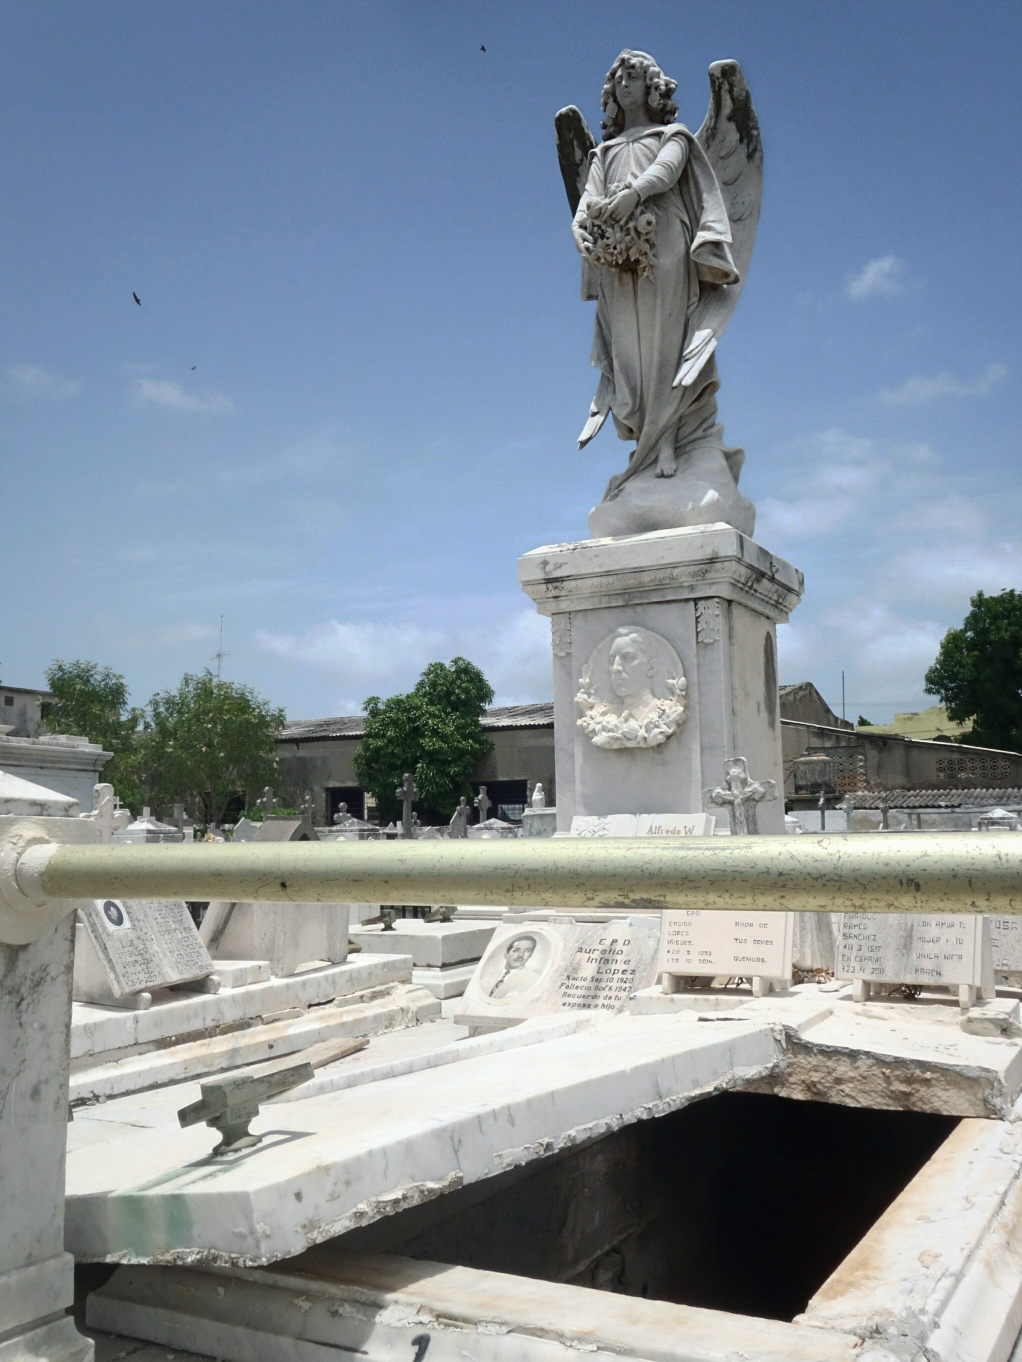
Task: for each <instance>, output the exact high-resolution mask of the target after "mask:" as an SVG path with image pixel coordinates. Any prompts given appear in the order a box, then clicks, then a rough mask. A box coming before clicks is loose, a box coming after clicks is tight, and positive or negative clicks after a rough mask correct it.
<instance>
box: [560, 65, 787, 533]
mask: <svg viewBox="0 0 1022 1362" xmlns="http://www.w3.org/2000/svg"><path fill="white" fill-rule="evenodd" d="M676 88H677V82H676V81H673V80H671V79H670V78H669V77H667V76H665V75H664V73H663V72H662V71H661V70H660V67H659V66H657V64H656V62H655V61H654V60H653V58H652V57H651V56H649V55H648V54H647V53H645V52H633V51H630V50H629V49H627V48H626V49H625V51H624V52H622V53H621V55H620V56H619V57H618V59H617V60H616V61H615V62H614V65H613V66H612V67H611V68H610V70H609V72H608V73H607V79H606V81H605V82H604V86H603V98H602V101H601V103H602V108H603V112H604V115H605V117H604V120H603V125H602V126H603V130H604V133H603V141H602V142H601V143H600V144H599V146H597V145H596V144H595V142H594V139H593V136H592V134H591V133H590V131H589V128H588V127H587V126H586V122H585V119H584V118H583V117H582V115H581V114H580V113H579V111H578V109H576V108H574V107H571V108H567V109H562V110H561V112H560V113H559V114H558V115H557V118H556V120H555V122H556V129H557V151H558V159H559V160H560V163H561V174H562V176H563V178H564V187H565V189H566V190H567V194H568V202H569V203H570V205H571V209H572V212H573V213H574V215H575V216H574V220H573V222H572V225H571V230H572V235H573V236H574V239H575V244H576V246H577V247H578V249H579V251H580V252H581V253H582V257H583V259H582V296H583V298H586V299H594V300H595V301H596V329H595V337H594V340H593V350H592V363H593V364H594V365H595V366H596V368H597V369H599V370H600V381H599V386H598V387H597V389H596V396H595V398H594V399H593V404H592V407H591V408H590V411H589V419H588V421H587V422H586V424H585V427H584V428H583V430H582V433H581V435H580V436H579V441H578V443H579V448H580V449H581V448H583V447H584V446H585V445H587V444H588V443H589V441H590V440H591V439H592V438H593V436H594V435H595V434H596V433H597V431H598V430H600V428H601V427H602V425H603V423H604V422H605V421H606V419H607V417H608V416H612V417H613V419H614V426H615V428H616V430H617V433H618V435H619V436H620V437H621V439H623V440H634V441H635V448H634V450H633V451H632V453H631V457H630V458H629V462H628V467H627V468H626V469H625V471H624V472H623V473H619V474H618V475H617V476H616V477H613V478H611V480H610V482H609V484H608V486H607V490H606V492H605V494H604V498H603V501H602V502H601V503H600V504H599V506H595V507H594V508H593V510H592V511H591V512H590V514H589V528H590V532H591V533H592V534H593V536H594V537H597V538H598V537H601V536H603V535H619V534H641V533H644V532H645V531H647V530H662V529H670V528H673V527H674V526H678V525H707V524H712V523H715V522H721V521H723V522H725V523H726V524H729V525H733V526H734V527H735V528H736V529H738V530H741V531H742V532H743V533H745V534H751V533H752V531H753V529H754V527H755V520H756V511H755V508H754V506H753V504H752V502H751V501H749V499H748V498H747V497H744V496H742V494H741V493H740V492H739V491H738V474H739V471H740V469H741V466H742V463H743V462H744V459H745V454H744V451H743V450H741V449H731V448H728V447H727V446H725V445H724V443H723V439H722V436H723V427H721V426H720V425H718V424H717V401H716V393H717V389H718V387H719V386H720V382H719V379H718V377H717V362H716V358H715V355H714V351H715V350H716V348H717V342H718V340H719V339H720V336H721V334H722V332H723V330H724V328H725V326H726V325H727V323H728V321H729V320H730V317H731V313H732V312H733V311H734V308H735V304H736V303H737V301H738V295H739V293H740V292H741V288H742V282H743V280H744V278H745V274H746V272H747V270H748V267H749V260H750V257H751V255H752V245H753V241H754V239H755V235H756V223H757V221H758V219H759V205H760V197H761V193H762V185H763V151H762V146H761V143H760V137H759V125H758V123H757V121H756V113H755V110H754V109H753V107H752V99H751V97H750V95H749V91H748V87H747V86H746V83H745V77H744V76H743V75H742V71H741V68H740V67H739V65H738V63H737V62H733V61H723V62H714V64H713V65H712V66H711V67H710V91H711V94H710V107H709V111H708V112H707V115H706V118H705V120H704V121H703V126H702V127H701V128H700V129H699V131H698V133H696V134H695V135H694V136H693V134H692V133H690V132H689V130H688V129H687V128H686V127H684V126H683V125H682V124H681V123H676V122H675V121H674V120H675V117H676V115H677V112H678V106H677V105H676V104H675V103H674V101H673V99H672V95H673V94H674V92H675V90H676Z"/></svg>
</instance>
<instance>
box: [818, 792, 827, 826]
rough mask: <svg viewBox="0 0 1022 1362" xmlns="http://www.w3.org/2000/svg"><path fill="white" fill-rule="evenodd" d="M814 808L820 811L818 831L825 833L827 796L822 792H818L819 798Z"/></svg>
mask: <svg viewBox="0 0 1022 1362" xmlns="http://www.w3.org/2000/svg"><path fill="white" fill-rule="evenodd" d="M816 807H817V808H818V809H819V810H820V831H821V832H826V831H827V796H826V794H825V793H824V791H823V790H821V791H820V797H819V799H818V800H817V801H816Z"/></svg>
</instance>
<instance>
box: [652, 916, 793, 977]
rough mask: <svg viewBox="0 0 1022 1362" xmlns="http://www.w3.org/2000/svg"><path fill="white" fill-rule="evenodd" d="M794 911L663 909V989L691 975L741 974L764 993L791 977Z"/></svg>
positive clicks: (717, 975) (661, 945) (660, 962)
mask: <svg viewBox="0 0 1022 1362" xmlns="http://www.w3.org/2000/svg"><path fill="white" fill-rule="evenodd" d="M794 918H795V915H794V913H718V912H712V913H711V912H701V911H700V910H699V909H688V910H684V909H670V910H668V911H667V912H665V913H664V915H663V927H662V931H661V936H660V958H659V963H658V965H657V969H658V970H659V972H660V974H661V975H662V976H663V981H664V992H665V993H677V992H681V991H683V990H684V989H685V988H686V987H690V986H691V985H689V984H688V983H687V981H688V980H700V979H714V978H718V977H721V976H728V977H734V976H741V977H744V978H747V979H751V980H752V991H753V994H754V995H755V996H756V997H760V996H761V995H763V994H766V993H768V992H769V991H770V986H771V985H774V986H775V987H778V988H787V987H788V986H789V985H790V983H791V953H792V933H793V931H794V926H795V922H794Z"/></svg>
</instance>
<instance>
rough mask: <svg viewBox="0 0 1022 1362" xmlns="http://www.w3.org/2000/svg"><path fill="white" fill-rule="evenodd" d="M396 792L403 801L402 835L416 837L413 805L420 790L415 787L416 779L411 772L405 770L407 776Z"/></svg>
mask: <svg viewBox="0 0 1022 1362" xmlns="http://www.w3.org/2000/svg"><path fill="white" fill-rule="evenodd" d="M394 794H395V795H396V797H397V798H398V799H400V801H401V836H402V837H414V836H415V834H414V833H413V832H412V805H413V804H414V803H415V801H416V800H417V799H418V798H419V792H418V790H417V789H416V788H415V781H414V780H412V776H411V772H410V771H406V772H405V778H404V780H403V781H402V782H401V784H400V785H399V786H398V787H397V789H396V790H395V791H394Z"/></svg>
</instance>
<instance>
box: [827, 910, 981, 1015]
mask: <svg viewBox="0 0 1022 1362" xmlns="http://www.w3.org/2000/svg"><path fill="white" fill-rule="evenodd" d="M835 956H836V958H835V969H834V974H835V977H836V978H838V979H851V980H854V982H855V990H854V996H855V999H856V1001H857V1002H865V1000H866V999H867V998H868V997H869V996H870V991H871V989H872V987H873V986H874V985H884V986H890V985H893V986H894V987H899V986H907V987H909V988H921V987H928V988H929V987H934V986H938V987H945V988H951V989H957V990H958V999H959V1002H960V1003H961V1005H962V1007H971V1006H972V1005H973V1004H974V1003H975V1001H976V998H977V995H978V996H980V997H983V998H993V997H994V996H995V994H994V959H993V947H992V941H991V933H990V920H989V918H984V917H980V916H979V915H978V914H975V915H973V914H970V915H969V916H967V917H944V916H940V917H929V916H927V917H922V916H918V917H917V916H916V915H915V914H914V913H839V914H838V938H837V949H836V952H835Z"/></svg>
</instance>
